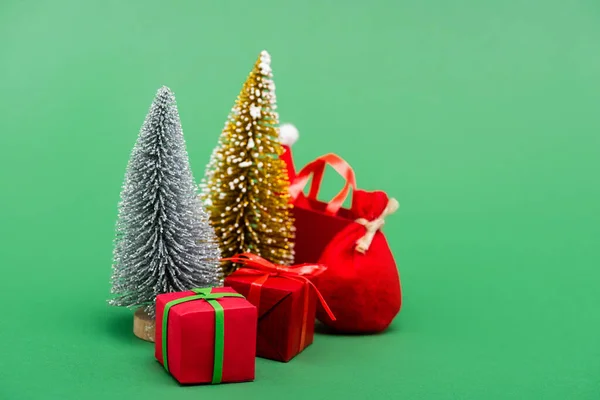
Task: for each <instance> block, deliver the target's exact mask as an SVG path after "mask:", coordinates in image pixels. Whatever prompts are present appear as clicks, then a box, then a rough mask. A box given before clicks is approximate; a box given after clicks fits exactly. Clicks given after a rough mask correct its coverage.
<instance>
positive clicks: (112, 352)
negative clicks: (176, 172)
mask: <svg viewBox="0 0 600 400" xmlns="http://www.w3.org/2000/svg"><path fill="white" fill-rule="evenodd" d="M263 48H266V49H268V50H269V51H270V52H271V54H272V57H273V68H274V72H275V81H276V84H277V90H278V101H279V106H280V107H279V111H280V114H281V119H282V121H284V122H293V123H295V124H296V125H297V126H298V128H299V129H300V132H301V135H302V136H301V139H300V141H299V142H298V143H297V145H296V147H295V156H296V161H297V163H299V164H304V163H305V162H307V161H309V160H310V159H312V158H314V157H316V156H318V155H321V154H323V153H326V152H330V151H334V152H337V153H339V154H340V155H342V156H343V157H345V158H346V159H347V160H348V161H349V162H350V163H351V164H352V165H353V166H354V167H355V169H356V171H357V173H358V183H359V186H361V187H363V188H365V189H384V190H386V191H387V192H388V193H390V194H391V195H393V196H396V197H397V198H398V199H399V200H400V203H401V209H400V211H399V212H398V213H397V215H395V216H393V217H391V218H390V219H389V221H388V224H387V225H386V228H385V229H386V233H387V235H388V238H389V241H390V243H391V246H392V248H393V250H394V253H395V255H396V257H397V260H398V264H399V267H400V271H401V277H402V283H403V289H404V296H405V297H404V300H405V303H404V308H403V310H402V312H401V314H400V315H399V317H398V318H397V319H396V321H395V322H394V324H393V325H392V327H391V328H390V330H389V331H388V332H387V333H385V334H383V335H378V336H370V337H356V336H331V335H326V334H318V335H317V337H316V341H315V344H314V345H313V346H311V347H310V348H309V349H307V350H306V351H305V352H304V353H303V354H302V355H300V356H299V357H297V358H296V359H295V360H293V361H292V362H290V363H289V364H279V363H276V362H271V361H267V360H262V359H259V360H258V361H257V376H256V381H255V382H254V383H249V384H237V385H221V386H214V387H210V386H209V387H179V386H178V385H177V384H176V383H175V381H174V380H173V379H172V378H171V377H169V376H168V375H167V374H166V373H165V371H164V370H163V369H162V368H161V367H160V365H159V364H158V363H157V362H156V361H155V360H154V358H153V346H152V345H151V344H149V343H145V342H142V341H139V340H137V339H135V338H134V337H133V336H132V333H131V318H132V317H131V313H130V312H129V311H127V310H122V309H115V308H109V307H108V306H106V305H105V299H106V297H107V295H108V291H109V277H110V264H111V252H112V238H113V228H114V222H115V220H116V216H117V215H116V212H117V208H116V206H117V202H118V199H119V191H120V186H121V182H122V179H123V175H124V172H125V166H126V163H127V160H128V157H129V153H130V151H131V149H132V147H133V144H134V142H135V139H136V135H137V132H138V130H139V128H140V126H141V124H142V122H143V119H144V116H145V114H146V112H147V110H148V107H149V105H150V103H151V101H152V97H153V95H154V93H155V91H156V90H157V89H158V88H159V87H160V86H161V85H163V84H165V85H168V86H170V87H171V88H172V89H173V90H174V91H175V94H176V96H177V99H178V102H179V110H180V113H181V118H182V123H183V128H184V132H185V135H186V138H187V143H188V149H189V153H190V158H191V163H192V168H193V169H194V171H195V176H196V179H197V180H199V179H200V177H201V175H202V173H203V170H204V165H205V163H206V162H207V160H208V157H209V154H210V152H211V150H212V147H213V146H214V144H215V143H216V141H217V137H218V135H219V133H220V130H221V128H222V126H223V123H224V121H225V118H226V115H227V113H228V112H229V109H230V107H231V106H232V105H233V101H234V99H235V96H236V95H237V93H238V91H239V89H240V88H241V85H242V82H243V80H244V78H245V77H246V75H247V73H248V72H249V71H250V69H251V67H252V64H253V63H254V61H255V59H256V57H257V55H258V53H259V52H260V50H262V49H263ZM0 89H1V96H0V115H1V116H2V119H1V120H2V124H1V128H0V129H1V132H2V133H1V135H0V149H1V150H2V155H1V157H0V176H1V178H2V179H1V182H2V195H1V196H0V210H1V211H0V225H1V227H2V228H1V229H0V237H1V241H0V243H1V244H0V255H1V262H2V271H3V273H2V276H1V278H0V279H1V281H2V289H1V290H0V300H1V304H2V322H1V324H0V360H1V362H0V398H1V399H3V400H4V399H7V400H28V399H36V400H37V399H105V398H110V399H169V400H177V399H197V398H203V399H207V398H209V397H210V396H214V398H217V399H233V398H234V396H237V398H240V399H259V398H261V399H266V400H268V399H288V400H295V399H321V398H323V399H325V398H327V399H345V398H368V399H406V400H419V399H473V400H487V399H550V400H554V399H557V400H558V399H560V400H565V399H568V400H571V399H574V400H587V399H590V400H592V399H595V400H597V399H599V398H600V383H599V382H600V344H599V343H600V342H599V337H600V335H599V333H600V332H599V331H600V293H599V290H598V286H599V284H600V272H598V270H599V268H600V262H599V261H600V246H599V243H600V201H599V200H600V199H599V197H600V189H599V183H598V173H599V172H600V160H599V152H600V113H598V107H599V105H600V4H599V3H598V2H597V1H592V0H587V1H586V0H581V1H570V2H567V1H558V0H551V1H541V0H537V1H534V0H529V1H526V0H522V1H512V0H506V1H499V0H498V1H491V0H488V1H482V0H470V1H468V0H456V1H446V0H438V1H406V0H391V1H352V0H346V1H341V0H339V1H324V0H322V1H316V0H311V1H295V2H290V1H287V2H286V1H272V0H267V1H262V2H250V1H244V2H242V1H237V2H233V1H223V0H221V1H216V0H202V1H192V0H188V1H183V0H181V1H168V2H167V1H149V0H146V1H116V0H106V1H102V2H98V1H76V0H71V1H66V0H55V1H16V0H1V2H0ZM326 183H327V191H326V193H325V194H327V195H330V194H332V193H333V191H334V190H335V188H336V185H338V184H339V180H335V179H333V178H329V179H328V180H327V182H326Z"/></svg>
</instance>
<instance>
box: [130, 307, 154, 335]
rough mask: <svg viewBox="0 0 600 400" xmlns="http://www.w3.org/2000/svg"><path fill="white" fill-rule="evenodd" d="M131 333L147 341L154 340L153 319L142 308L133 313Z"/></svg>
mask: <svg viewBox="0 0 600 400" xmlns="http://www.w3.org/2000/svg"><path fill="white" fill-rule="evenodd" d="M133 334H134V335H135V336H137V337H139V338H140V339H142V340H145V341H147V342H154V319H153V318H150V316H149V315H148V313H147V312H145V311H144V309H143V308H138V309H137V310H136V311H135V314H133Z"/></svg>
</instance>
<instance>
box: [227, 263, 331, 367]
mask: <svg viewBox="0 0 600 400" xmlns="http://www.w3.org/2000/svg"><path fill="white" fill-rule="evenodd" d="M226 260H228V261H233V262H235V263H236V264H239V265H241V268H239V269H238V270H237V271H235V272H234V273H232V274H231V275H229V276H228V277H227V278H226V279H225V285H226V286H231V287H232V288H233V289H235V290H236V291H237V292H238V293H241V294H243V295H244V296H245V297H246V298H247V299H248V301H249V302H250V303H252V304H253V305H255V306H256V307H257V308H258V333H257V339H256V340H257V342H256V355H257V356H258V357H262V358H268V359H271V360H277V361H282V362H288V361H290V360H291V359H292V358H294V357H295V356H296V355H298V354H299V353H300V352H302V351H303V350H304V349H305V348H306V347H308V346H309V345H310V344H312V342H313V338H314V326H315V312H316V307H317V300H321V301H322V298H321V296H320V294H319V293H318V291H317V290H316V288H314V286H313V283H312V282H311V281H310V280H309V279H308V278H309V277H315V276H317V275H318V274H321V273H323V271H325V269H326V268H325V267H323V266H320V265H298V266H293V267H285V266H282V265H275V264H272V263H271V262H269V261H267V260H265V259H263V258H261V257H259V256H257V255H254V254H250V253H244V254H239V255H237V256H234V257H231V258H228V259H226ZM325 307H327V305H325ZM326 313H327V312H326Z"/></svg>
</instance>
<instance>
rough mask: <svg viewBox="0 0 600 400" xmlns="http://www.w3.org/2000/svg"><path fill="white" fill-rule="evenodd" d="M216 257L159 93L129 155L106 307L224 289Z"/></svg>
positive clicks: (168, 102)
mask: <svg viewBox="0 0 600 400" xmlns="http://www.w3.org/2000/svg"><path fill="white" fill-rule="evenodd" d="M219 259H220V252H219V248H218V242H217V239H216V237H215V234H214V230H213V229H212V227H211V226H210V223H209V219H208V214H207V213H206V211H205V210H204V209H203V207H202V203H201V202H200V201H199V199H198V196H197V193H196V188H195V185H194V179H193V176H192V173H191V170H190V166H189V161H188V154H187V151H186V148H185V141H184V138H183V132H182V129H181V123H180V120H179V113H178V111H177V106H176V103H175V97H174V96H173V93H172V92H171V91H170V90H169V89H168V88H167V87H162V88H161V89H159V90H158V92H157V94H156V97H155V98H154V102H153V103H152V106H151V107H150V111H149V113H148V115H147V117H146V120H145V121H144V124H143V126H142V129H141V131H140V133H139V137H138V139H137V142H136V144H135V147H134V149H133V152H132V154H131V158H130V160H129V164H128V166H127V173H126V175H125V182H124V184H123V190H122V192H121V202H120V203H119V217H118V221H117V229H116V238H115V249H114V261H113V275H112V293H113V294H114V295H115V296H114V298H113V299H111V300H109V303H110V304H111V305H115V306H124V307H138V306H144V307H145V310H146V311H147V312H148V313H149V314H150V315H151V316H154V300H155V298H156V295H158V294H161V293H167V292H173V291H182V290H187V289H191V288H194V287H207V286H222V282H223V273H222V270H221V267H220V262H219Z"/></svg>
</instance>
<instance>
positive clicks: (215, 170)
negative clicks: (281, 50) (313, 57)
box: [201, 51, 294, 274]
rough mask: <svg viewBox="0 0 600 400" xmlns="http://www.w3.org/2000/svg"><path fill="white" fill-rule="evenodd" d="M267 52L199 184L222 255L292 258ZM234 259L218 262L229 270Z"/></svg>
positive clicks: (285, 180) (277, 260)
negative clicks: (246, 254) (240, 254)
mask: <svg viewBox="0 0 600 400" xmlns="http://www.w3.org/2000/svg"><path fill="white" fill-rule="evenodd" d="M272 76H273V75H272V71H271V57H270V56H269V53H267V52H266V51H263V52H262V53H261V54H260V57H259V58H258V60H257V62H256V64H255V65H254V68H253V69H252V72H251V73H250V75H249V76H248V79H247V80H246V82H245V83H244V86H243V88H242V91H241V93H240V94H239V96H238V98H237V100H236V102H235V105H234V106H233V109H232V110H231V113H230V114H229V117H228V119H227V122H226V123H225V127H224V128H223V132H222V134H221V137H220V141H219V144H218V146H217V147H216V148H215V150H214V152H213V154H212V157H211V160H210V163H209V164H208V166H207V170H206V175H205V178H204V180H203V182H202V184H201V188H202V195H201V196H202V199H203V200H204V201H205V202H206V204H207V210H208V212H209V214H210V219H211V223H212V225H213V227H214V229H215V233H216V234H217V237H218V239H219V242H220V245H221V246H220V247H221V253H222V254H223V257H230V256H233V255H235V254H237V253H241V252H251V253H254V254H257V255H259V256H262V257H264V258H266V259H268V260H270V261H271V262H274V263H278V264H283V265H290V264H292V263H293V260H294V253H293V240H294V221H293V217H292V214H291V208H292V206H291V203H290V197H289V194H288V187H289V181H288V175H287V170H286V165H285V163H284V162H283V161H282V160H281V159H279V156H280V155H281V154H282V153H283V147H282V146H281V143H280V142H279V139H278V136H279V132H278V124H279V121H278V115H277V112H276V104H275V103H276V102H275V84H274V83H273V80H272ZM235 267H236V266H235V265H233V264H231V263H227V264H225V265H224V270H225V273H226V274H228V273H231V272H233V270H234V269H235Z"/></svg>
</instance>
